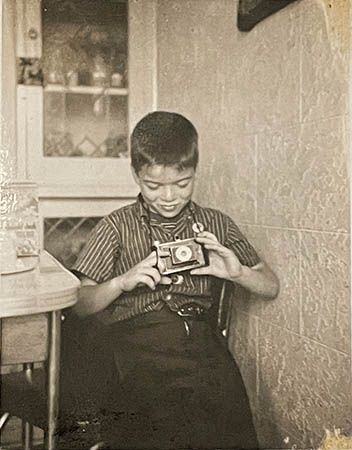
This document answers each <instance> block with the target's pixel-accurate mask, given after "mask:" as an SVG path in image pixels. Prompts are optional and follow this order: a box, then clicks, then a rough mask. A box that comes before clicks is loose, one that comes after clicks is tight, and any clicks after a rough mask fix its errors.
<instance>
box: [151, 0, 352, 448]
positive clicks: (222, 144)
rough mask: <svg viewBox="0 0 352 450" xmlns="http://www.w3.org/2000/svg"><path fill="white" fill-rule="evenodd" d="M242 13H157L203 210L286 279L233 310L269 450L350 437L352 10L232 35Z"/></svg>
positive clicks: (217, 8)
mask: <svg viewBox="0 0 352 450" xmlns="http://www.w3.org/2000/svg"><path fill="white" fill-rule="evenodd" d="M236 7H237V2H236V1H234V0H192V1H191V0H169V1H167V2H165V1H164V0H159V2H158V22H157V47H158V108H160V109H167V110H177V111H179V112H181V113H184V114H186V115H187V116H188V117H190V118H191V119H192V120H193V121H194V122H195V124H196V125H197V127H198V130H199V132H200V136H201V152H202V154H201V168H200V172H199V180H198V191H197V198H198V200H199V201H200V202H201V203H203V204H208V205H211V206H215V207H218V208H220V209H223V210H225V211H226V212H228V213H230V214H231V215H232V216H233V218H234V219H235V220H236V222H237V223H238V224H239V225H240V226H241V228H242V229H243V230H244V231H245V233H246V234H247V235H248V237H249V238H250V240H251V241H252V242H253V243H254V244H255V246H256V247H257V248H258V250H259V252H260V254H261V255H262V257H263V258H265V259H266V260H268V262H269V263H270V264H271V266H272V267H273V268H274V269H275V270H276V272H277V273H278V275H279V277H280V279H281V293H280V296H279V298H278V299H277V300H275V301H273V302H270V301H269V302H268V301H265V300H263V299H260V298H251V299H248V295H247V294H246V293H245V292H242V294H241V295H239V296H237V298H236V300H235V302H234V311H233V322H232V333H231V339H230V345H231V349H232V351H233V353H234V354H235V357H236V358H237V360H238V362H239V364H240V367H241V370H242V373H243V376H244V378H245V382H246V385H247V388H248V391H249V395H250V399H251V403H252V407H253V411H254V413H255V417H256V424H257V430H258V434H259V437H260V440H261V445H262V446H263V447H271V448H273V447H279V448H282V447H284V446H285V444H284V442H283V440H284V438H285V437H287V436H289V437H290V441H289V443H288V444H287V445H286V446H288V447H291V446H292V445H293V444H296V445H297V446H298V447H305V448H306V447H308V446H316V445H317V444H318V443H319V442H320V440H321V439H322V437H323V436H324V430H325V428H330V429H332V428H333V426H337V427H342V428H343V429H344V430H345V431H347V432H350V433H352V423H351V417H352V412H351V403H352V399H351V295H350V271H351V262H350V198H349V179H348V178H349V177H348V175H349V164H350V163H349V161H350V160H349V158H350V157H349V152H348V145H347V144H348V135H349V132H350V117H349V114H348V101H349V86H348V72H349V64H350V61H349V43H350V40H349V13H350V11H349V8H350V7H349V2H348V0H334V1H332V0H331V1H328V0H304V1H301V2H297V3H294V4H292V5H291V6H289V7H287V8H285V9H284V10H282V11H280V12H279V13H277V14H275V15H274V16H272V17H270V18H268V19H266V20H265V21H263V22H262V23H260V24H259V25H257V26H256V27H255V28H254V29H253V30H252V31H251V32H250V33H240V32H239V31H238V30H237V28H236Z"/></svg>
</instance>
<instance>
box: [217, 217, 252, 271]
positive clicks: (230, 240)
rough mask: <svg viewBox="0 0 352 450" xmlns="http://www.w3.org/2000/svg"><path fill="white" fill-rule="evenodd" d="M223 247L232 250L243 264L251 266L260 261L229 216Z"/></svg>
mask: <svg viewBox="0 0 352 450" xmlns="http://www.w3.org/2000/svg"><path fill="white" fill-rule="evenodd" d="M225 247H227V248H229V249H230V250H232V251H233V252H234V253H235V255H236V256H237V258H238V259H239V261H240V263H241V264H242V265H244V266H248V267H253V266H255V265H256V264H259V263H260V258H259V256H258V254H257V252H256V251H255V249H254V247H252V245H251V244H250V243H249V242H248V240H247V239H246V237H245V236H244V235H243V234H242V233H241V231H240V229H239V228H238V226H237V225H236V224H235V223H234V222H233V220H232V219H230V217H227V235H226V238H225Z"/></svg>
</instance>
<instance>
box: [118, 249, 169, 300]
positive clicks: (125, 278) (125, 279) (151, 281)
mask: <svg viewBox="0 0 352 450" xmlns="http://www.w3.org/2000/svg"><path fill="white" fill-rule="evenodd" d="M156 263H157V256H156V252H152V253H151V254H150V255H149V256H147V257H146V258H145V259H143V261H141V262H140V263H138V264H136V265H135V266H134V267H132V269H130V270H128V271H127V272H126V273H124V274H123V275H121V276H120V279H121V289H122V290H123V291H124V292H130V291H133V289H135V288H136V287H139V286H140V285H142V284H143V285H147V286H149V287H150V289H151V290H152V291H154V290H155V288H156V286H157V285H158V284H159V283H160V284H171V283H172V281H171V278H169V277H165V276H161V275H160V273H159V270H158V269H156V268H155V266H156Z"/></svg>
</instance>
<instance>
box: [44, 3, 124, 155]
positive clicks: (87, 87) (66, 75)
mask: <svg viewBox="0 0 352 450" xmlns="http://www.w3.org/2000/svg"><path fill="white" fill-rule="evenodd" d="M41 18H42V36H43V48H42V58H43V61H42V67H43V82H44V145H43V151H44V156H45V157H83V158H127V157H128V145H127V136H128V120H127V119H128V110H127V108H128V102H127V96H128V90H127V84H128V75H127V36H128V33H127V28H128V19H127V3H126V2H121V1H116V0H115V1H114V0H99V2H97V1H95V0H65V1H57V0H42V3H41Z"/></svg>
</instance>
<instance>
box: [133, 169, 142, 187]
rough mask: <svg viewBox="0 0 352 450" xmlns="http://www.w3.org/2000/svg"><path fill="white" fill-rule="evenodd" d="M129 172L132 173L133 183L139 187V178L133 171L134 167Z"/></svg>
mask: <svg viewBox="0 0 352 450" xmlns="http://www.w3.org/2000/svg"><path fill="white" fill-rule="evenodd" d="M131 172H132V176H133V179H134V181H135V182H136V183H137V184H138V186H139V185H140V181H139V176H138V174H137V172H136V171H135V170H134V167H132V166H131Z"/></svg>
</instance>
